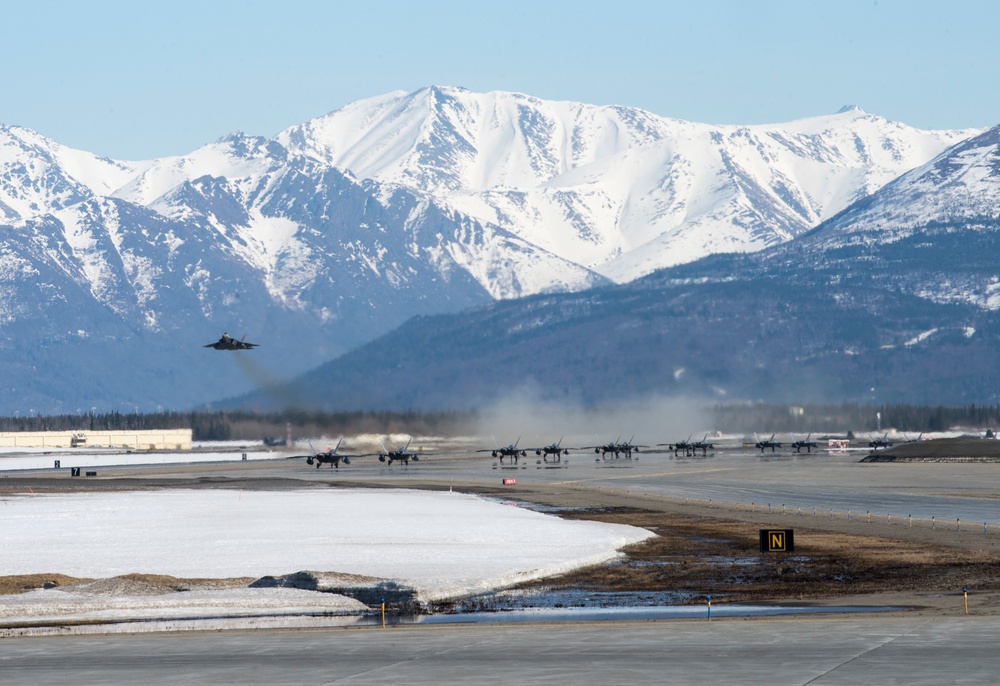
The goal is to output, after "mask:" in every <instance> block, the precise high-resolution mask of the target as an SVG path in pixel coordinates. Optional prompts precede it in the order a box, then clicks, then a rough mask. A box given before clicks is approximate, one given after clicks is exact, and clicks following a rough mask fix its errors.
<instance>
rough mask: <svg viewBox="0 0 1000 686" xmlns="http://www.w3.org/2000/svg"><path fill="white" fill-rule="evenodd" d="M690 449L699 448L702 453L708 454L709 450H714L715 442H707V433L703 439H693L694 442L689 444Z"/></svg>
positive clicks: (696, 449)
mask: <svg viewBox="0 0 1000 686" xmlns="http://www.w3.org/2000/svg"><path fill="white" fill-rule="evenodd" d="M691 450H692V451H698V450H700V451H701V454H702V455H708V451H709V450H715V444H714V443H709V442H708V434H705V437H704V438H703V439H701V440H700V441H695V442H694V443H692V444H691Z"/></svg>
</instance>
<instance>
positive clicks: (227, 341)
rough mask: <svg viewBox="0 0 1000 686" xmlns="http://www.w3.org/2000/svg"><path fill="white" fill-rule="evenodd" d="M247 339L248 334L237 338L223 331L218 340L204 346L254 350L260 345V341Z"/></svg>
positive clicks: (220, 348)
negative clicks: (251, 341)
mask: <svg viewBox="0 0 1000 686" xmlns="http://www.w3.org/2000/svg"><path fill="white" fill-rule="evenodd" d="M246 341H247V336H246V334H243V338H241V339H239V340H237V339H235V338H233V337H232V336H230V335H229V334H228V333H223V334H222V338H220V339H219V340H217V341H216V342H215V343H209V344H208V345H205V346H202V347H204V348H215V349H216V350H252V349H254V348H256V347H257V346H258V345H259V344H258V343H247V342H246Z"/></svg>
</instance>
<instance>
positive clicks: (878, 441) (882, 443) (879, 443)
mask: <svg viewBox="0 0 1000 686" xmlns="http://www.w3.org/2000/svg"><path fill="white" fill-rule="evenodd" d="M868 438H870V439H871V440H870V441H868V447H869V448H871V449H872V450H878V449H879V448H891V447H892V441H890V440H889V432H888V431H886V432H885V434H884V435H883V436H882V438H874V437H873V436H872V435H871V434H869V435H868Z"/></svg>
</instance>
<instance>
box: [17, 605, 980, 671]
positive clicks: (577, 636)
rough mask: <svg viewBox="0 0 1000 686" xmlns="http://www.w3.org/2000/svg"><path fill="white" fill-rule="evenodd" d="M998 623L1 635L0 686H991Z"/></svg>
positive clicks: (781, 622) (831, 621)
mask: <svg viewBox="0 0 1000 686" xmlns="http://www.w3.org/2000/svg"><path fill="white" fill-rule="evenodd" d="M998 642H1000V620H998V619H996V618H976V617H961V618H955V619H947V618H936V619H930V620H928V619H921V618H906V617H893V618H880V619H876V620H874V621H872V619H871V618H865V619H863V620H857V619H854V618H850V617H838V618H808V619H803V618H797V619H791V618H781V619H756V620H753V621H746V620H724V621H712V622H708V621H695V620H690V621H672V622H641V623H634V622H633V623H614V624H609V623H600V624H596V623H593V624H554V625H531V626H523V625H522V626H516V627H514V626H489V627H485V626H462V627H454V626H451V627H435V628H425V627H397V628H391V629H365V630H358V629H352V630H343V629H340V630H323V631H294V632H254V633H242V632H223V633H204V634H194V635H192V634H158V635H144V636H106V637H87V638H83V637H60V638H44V639H6V640H3V641H0V671H2V673H3V682H4V683H5V684H26V685H27V684H32V685H34V686H38V685H41V684H66V683H73V684H77V685H86V684H107V683H148V684H170V683H216V684H218V683H239V684H243V685H247V684H332V683H336V684H402V683H406V684H458V683H463V684H466V683H477V684H509V683H532V684H540V683H553V684H564V683H594V684H601V683H603V684H611V683H617V684H654V683H655V684H662V683H684V684H690V683H699V684H768V685H773V686H782V685H785V684H788V685H793V684H794V685H800V684H810V685H813V686H834V685H839V684H844V685H847V684H860V683H867V684H911V685H912V684H944V683H976V684H984V683H994V682H995V680H996V674H998V673H1000V653H998V652H997V651H996V650H995V647H996V645H997V643H998Z"/></svg>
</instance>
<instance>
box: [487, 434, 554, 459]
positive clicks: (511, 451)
mask: <svg viewBox="0 0 1000 686" xmlns="http://www.w3.org/2000/svg"><path fill="white" fill-rule="evenodd" d="M492 438H493V445H495V446H496V447H495V448H486V449H484V450H477V451H476V452H477V453H491V454H492V455H493V457H499V458H500V464H503V458H505V457H513V458H514V464H517V461H518V458H521V457H527V456H528V452H527V451H526V450H521V449H520V448H518V447H517V444H518V443H520V442H521V437H520V436H518V437H517V440H516V441H514V442H513V443H511V444H510V445H508V446H507V447H506V448H501V447H500V444H498V443H497V439H496V437H492ZM560 440H562V439H560Z"/></svg>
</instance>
